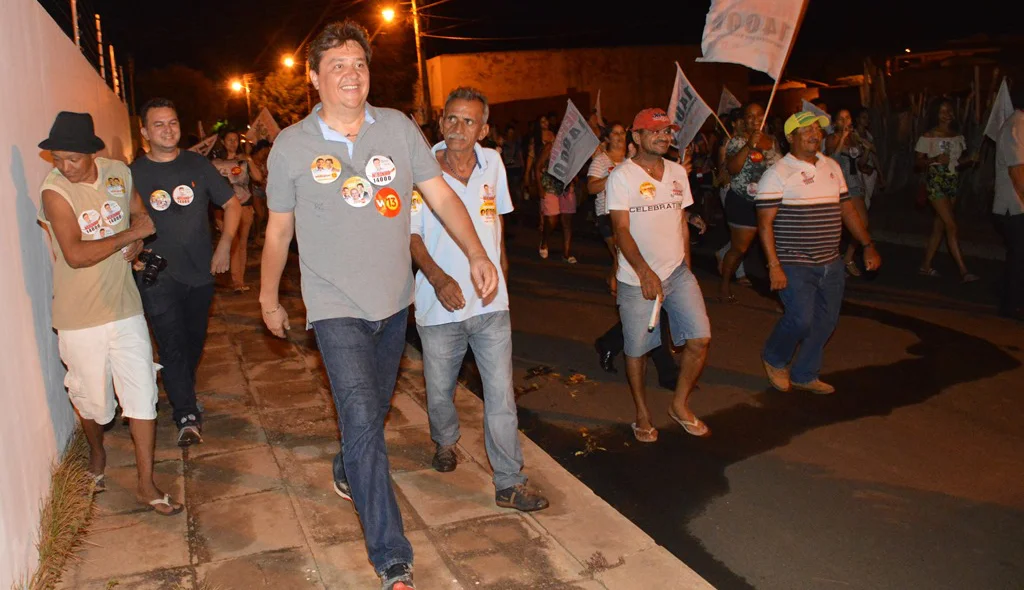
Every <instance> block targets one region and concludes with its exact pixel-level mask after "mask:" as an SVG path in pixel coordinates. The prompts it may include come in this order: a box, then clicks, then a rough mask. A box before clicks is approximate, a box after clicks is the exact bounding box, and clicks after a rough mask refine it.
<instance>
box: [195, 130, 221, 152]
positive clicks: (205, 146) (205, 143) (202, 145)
mask: <svg viewBox="0 0 1024 590" xmlns="http://www.w3.org/2000/svg"><path fill="white" fill-rule="evenodd" d="M217 138H218V135H217V134H216V133H214V134H213V135H211V136H209V137H206V138H204V139H203V140H202V141H200V142H199V143H197V144H195V145H194V146H192V147H190V148H188V151H190V152H196V153H198V154H202V155H204V156H208V155H209V154H210V150H212V149H213V144H215V143H217Z"/></svg>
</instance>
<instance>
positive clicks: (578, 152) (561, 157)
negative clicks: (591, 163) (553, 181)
mask: <svg viewBox="0 0 1024 590" xmlns="http://www.w3.org/2000/svg"><path fill="white" fill-rule="evenodd" d="M600 144H601V140H600V139H598V138H597V136H596V135H594V132H593V131H592V130H591V129H590V125H588V124H587V119H586V118H584V117H583V115H581V114H580V112H579V110H577V109H576V105H574V104H572V100H570V101H569V105H568V106H567V107H566V108H565V116H564V117H562V125H561V126H560V127H559V128H558V135H556V136H555V143H554V144H552V145H551V159H550V160H549V163H548V174H550V175H551V176H554V177H555V178H557V179H558V180H560V181H562V182H563V183H565V184H569V181H570V180H572V179H573V177H574V176H576V173H577V172H579V171H580V168H582V167H583V164H586V162H587V160H589V159H590V156H593V155H594V150H596V149H597V146H598V145H600Z"/></svg>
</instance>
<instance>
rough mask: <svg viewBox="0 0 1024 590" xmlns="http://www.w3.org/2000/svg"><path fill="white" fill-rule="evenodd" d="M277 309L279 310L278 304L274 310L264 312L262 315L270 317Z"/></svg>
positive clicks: (279, 305)
mask: <svg viewBox="0 0 1024 590" xmlns="http://www.w3.org/2000/svg"><path fill="white" fill-rule="evenodd" d="M279 309H281V304H280V303H278V304H277V307H275V308H274V309H271V310H269V311H264V312H263V315H270V314H272V313H277V310H279Z"/></svg>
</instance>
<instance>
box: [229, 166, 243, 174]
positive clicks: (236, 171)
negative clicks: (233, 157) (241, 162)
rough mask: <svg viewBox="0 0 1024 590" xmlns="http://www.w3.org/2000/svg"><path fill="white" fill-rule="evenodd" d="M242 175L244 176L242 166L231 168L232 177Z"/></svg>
mask: <svg viewBox="0 0 1024 590" xmlns="http://www.w3.org/2000/svg"><path fill="white" fill-rule="evenodd" d="M240 174H242V167H241V166H233V167H232V168H231V176H239V175H240Z"/></svg>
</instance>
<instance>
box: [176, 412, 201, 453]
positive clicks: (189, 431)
mask: <svg viewBox="0 0 1024 590" xmlns="http://www.w3.org/2000/svg"><path fill="white" fill-rule="evenodd" d="M201 442H203V428H202V426H201V425H200V424H199V420H198V419H197V418H196V417H195V415H194V414H189V415H188V416H185V417H184V418H182V419H181V420H178V446H179V447H188V446H191V445H197V444H199V443H201Z"/></svg>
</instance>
